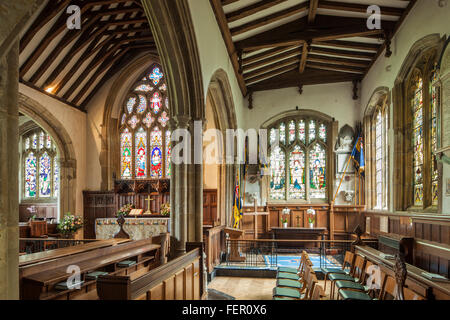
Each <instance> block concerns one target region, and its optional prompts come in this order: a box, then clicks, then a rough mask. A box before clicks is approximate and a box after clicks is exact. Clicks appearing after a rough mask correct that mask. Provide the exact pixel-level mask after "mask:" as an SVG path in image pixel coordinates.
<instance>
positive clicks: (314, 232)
mask: <svg viewBox="0 0 450 320" xmlns="http://www.w3.org/2000/svg"><path fill="white" fill-rule="evenodd" d="M326 230H327V229H326V228H275V227H273V228H272V237H273V239H276V240H324V236H325V232H326ZM319 246H320V244H319V243H317V242H314V241H311V242H303V243H298V242H297V243H296V242H283V243H279V244H278V248H280V249H303V248H318V247H319Z"/></svg>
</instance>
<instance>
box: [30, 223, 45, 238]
mask: <svg viewBox="0 0 450 320" xmlns="http://www.w3.org/2000/svg"><path fill="white" fill-rule="evenodd" d="M47 234H48V232H47V221H31V222H30V236H31V237H32V238H40V237H42V236H45V235H47Z"/></svg>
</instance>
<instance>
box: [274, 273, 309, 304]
mask: <svg viewBox="0 0 450 320" xmlns="http://www.w3.org/2000/svg"><path fill="white" fill-rule="evenodd" d="M317 282H318V281H317V278H316V276H315V275H314V274H313V273H309V276H308V277H307V279H306V282H305V285H306V289H305V291H304V292H301V291H300V290H297V289H293V288H282V287H275V288H274V289H273V298H274V299H275V298H280V297H287V298H292V299H296V300H308V299H310V298H311V296H312V291H313V290H314V286H315V285H316V284H317Z"/></svg>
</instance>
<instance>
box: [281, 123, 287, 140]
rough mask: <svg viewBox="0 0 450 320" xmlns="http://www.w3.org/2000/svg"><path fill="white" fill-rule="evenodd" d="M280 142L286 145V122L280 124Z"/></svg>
mask: <svg viewBox="0 0 450 320" xmlns="http://www.w3.org/2000/svg"><path fill="white" fill-rule="evenodd" d="M280 142H281V143H283V144H286V125H285V124H284V122H283V123H281V124H280Z"/></svg>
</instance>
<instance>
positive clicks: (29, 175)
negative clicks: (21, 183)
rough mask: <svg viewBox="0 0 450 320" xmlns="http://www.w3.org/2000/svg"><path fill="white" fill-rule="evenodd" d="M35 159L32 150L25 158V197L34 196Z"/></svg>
mask: <svg viewBox="0 0 450 320" xmlns="http://www.w3.org/2000/svg"><path fill="white" fill-rule="evenodd" d="M36 174H37V160H36V156H35V155H34V153H33V152H30V154H29V155H28V156H27V157H26V160H25V197H26V198H34V197H36V188H37V186H36Z"/></svg>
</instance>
